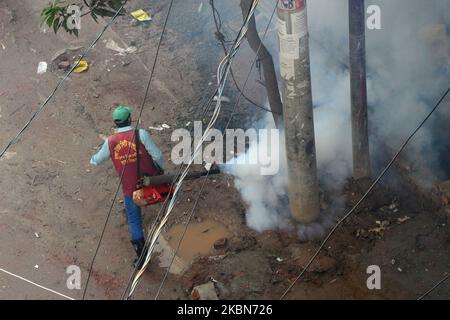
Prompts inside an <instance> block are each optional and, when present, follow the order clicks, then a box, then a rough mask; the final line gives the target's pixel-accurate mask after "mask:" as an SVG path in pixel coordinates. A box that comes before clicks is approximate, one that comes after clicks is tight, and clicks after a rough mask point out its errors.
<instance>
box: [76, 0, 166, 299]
mask: <svg viewBox="0 0 450 320" xmlns="http://www.w3.org/2000/svg"><path fill="white" fill-rule="evenodd" d="M172 6H173V0H171V1H170V4H169V9H168V11H167V15H166V18H165V20H164V25H163V29H162V31H161V35H160V37H159V41H158V46H157V49H156V53H155V59H154V61H153V66H152V69H151V71H150V76H149V80H148V82H147V87H146V90H145V94H144V98H143V101H142V104H141V108H140V112H139V116H138V118H137V121H136V128H139V123H140V120H141V117H142V113H143V111H144V107H145V103H146V101H147V97H148V93H149V91H150V85H151V82H152V79H153V75H154V72H155V68H156V62H157V61H158V56H159V52H160V49H161V43H162V39H163V37H164V34H165V31H166V27H167V22H168V20H169V16H170V12H171V11H172ZM136 131H137V130H133V136H132V138H131V141H132V142H133V141H134V140H135V135H136ZM131 145H132V143H131V144H130V146H129V148H128V154H127V157H126V163H125V165H124V167H123V170H122V174H121V176H120V180H119V183H118V184H117V188H116V192H115V194H114V198H113V201H112V203H111V206H110V208H109V211H108V214H107V216H106V220H105V223H104V225H103V229H102V232H101V235H100V239H99V241H98V244H97V247H96V250H95V253H94V256H93V258H92V261H91V263H90V266H89V273H88V277H87V280H86V285H85V288H84V291H83V300H84V298H85V296H86V292H87V289H88V285H89V280H90V278H91V274H92V269H93V267H94V262H95V259H96V257H97V254H98V250H99V249H100V245H101V242H102V240H103V237H104V235H105V231H106V227H107V225H108V221H109V218H110V216H111V213H112V210H113V208H114V204H115V202H116V199H117V196H118V194H119V190H120V185H121V183H122V180H123V177H124V174H125V170H126V168H127V165H128V160H129V156H130V153H131Z"/></svg>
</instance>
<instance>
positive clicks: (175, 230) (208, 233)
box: [166, 220, 230, 264]
mask: <svg viewBox="0 0 450 320" xmlns="http://www.w3.org/2000/svg"><path fill="white" fill-rule="evenodd" d="M185 228H186V225H183V224H177V225H174V226H173V227H171V228H170V230H169V232H168V233H167V236H166V239H168V240H169V245H170V247H171V248H172V249H173V250H176V249H177V247H178V242H179V241H180V238H181V236H182V235H183V233H184V230H185ZM229 235H230V232H229V231H228V229H227V228H226V227H225V226H224V225H222V224H221V223H219V222H216V221H214V220H205V221H203V222H199V223H191V224H189V226H188V228H187V231H186V234H185V236H184V238H183V241H182V242H181V246H180V249H179V250H178V253H177V256H178V257H180V258H181V259H182V260H183V261H185V262H186V263H188V264H190V263H191V262H192V261H193V260H194V259H195V258H196V257H198V256H204V255H208V254H210V253H211V251H212V249H213V247H214V242H215V241H217V240H219V239H221V238H226V237H229Z"/></svg>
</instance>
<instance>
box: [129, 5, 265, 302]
mask: <svg viewBox="0 0 450 320" xmlns="http://www.w3.org/2000/svg"><path fill="white" fill-rule="evenodd" d="M258 3H259V0H253V2H252V6H251V7H250V9H249V12H248V15H247V17H246V19H245V20H244V24H243V26H242V27H241V29H240V31H239V33H238V35H237V37H236V40H235V42H234V44H233V46H232V49H231V50H230V52H229V53H228V54H227V55H226V56H225V57H224V58H223V59H222V61H221V62H220V63H219V67H218V68H217V74H216V77H217V88H218V89H217V101H216V106H215V109H214V111H213V114H212V116H211V119H210V121H209V123H208V125H207V127H206V130H205V133H204V134H203V136H202V138H201V139H200V141H199V142H198V144H197V146H196V148H195V150H194V152H193V154H192V156H191V159H190V161H189V162H188V163H187V166H186V168H185V169H184V170H183V172H182V174H181V176H180V178H179V179H178V181H177V184H176V187H175V189H174V193H173V196H172V198H171V200H170V202H169V205H168V208H167V212H166V214H165V215H164V217H163V219H162V220H161V223H160V225H159V226H158V228H157V229H156V230H155V233H154V234H153V235H149V237H151V241H150V246H149V248H148V252H147V255H146V259H145V261H144V264H143V266H142V267H141V269H140V270H139V271H138V272H137V274H136V276H135V278H134V280H133V282H132V284H131V287H130V290H129V292H128V298H131V296H132V294H133V292H134V290H135V288H136V286H137V284H138V282H139V279H140V278H141V276H142V274H143V273H144V272H145V270H146V268H147V265H148V263H149V261H150V258H151V256H152V254H153V251H154V249H155V246H156V242H157V239H158V237H159V235H160V234H161V232H162V228H163V227H164V225H165V224H166V223H167V220H168V218H169V216H170V213H171V212H172V210H173V207H174V205H175V200H176V197H177V194H178V192H179V190H180V188H181V186H182V184H183V181H184V179H185V177H186V175H187V174H188V172H189V170H190V168H191V166H192V164H193V162H194V160H195V158H196V157H197V156H198V153H199V151H200V149H201V146H202V144H203V142H204V141H205V140H206V139H207V138H208V136H209V134H210V131H211V130H212V126H213V125H214V124H215V122H216V121H217V118H218V117H219V114H220V111H221V104H222V99H221V98H222V93H223V90H224V87H225V83H226V79H227V77H228V74H229V71H230V66H231V62H232V60H233V58H234V56H235V55H236V53H237V51H238V50H239V48H240V45H241V43H242V41H243V39H244V37H245V34H246V32H247V30H248V24H249V21H250V19H251V17H252V16H253V14H254V12H255V10H256V7H257V5H258Z"/></svg>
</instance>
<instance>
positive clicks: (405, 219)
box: [397, 216, 411, 224]
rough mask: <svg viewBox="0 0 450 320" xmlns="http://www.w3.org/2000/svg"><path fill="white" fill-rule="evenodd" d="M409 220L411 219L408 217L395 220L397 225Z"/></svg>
mask: <svg viewBox="0 0 450 320" xmlns="http://www.w3.org/2000/svg"><path fill="white" fill-rule="evenodd" d="M410 219H411V217H408V216H404V217H403V218H397V223H398V224H401V223H403V222H405V221H408V220H410Z"/></svg>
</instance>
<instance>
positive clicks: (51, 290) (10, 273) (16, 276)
mask: <svg viewBox="0 0 450 320" xmlns="http://www.w3.org/2000/svg"><path fill="white" fill-rule="evenodd" d="M0 271H1V272H3V273H6V274H8V275H10V276H12V277H14V278H16V279H19V280H22V281H25V282H27V283H29V284H31V285H33V286H35V287H38V288H40V289H42V290H45V291H48V292H51V293H54V294H56V295H58V296H60V297H63V298H65V299H68V300H75V299H74V298H72V297H69V296H66V295H65V294H62V293H60V292H58V291H55V290H53V289H50V288H47V287H44V286H42V285H40V284H38V283H36V282H34V281H31V280H28V279H26V278H24V277H22V276H19V275H17V274H15V273H12V272H10V271H8V270H5V269H3V268H0Z"/></svg>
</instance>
